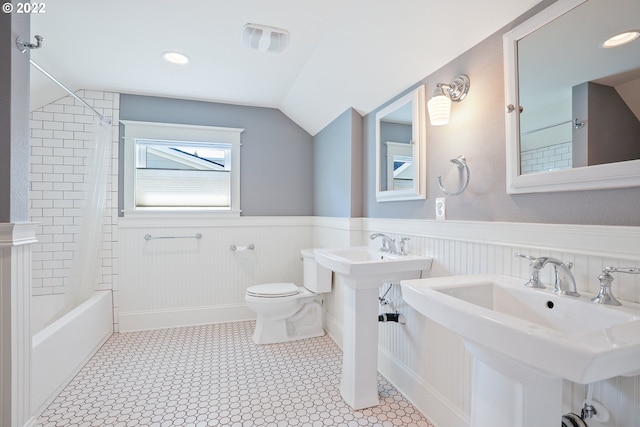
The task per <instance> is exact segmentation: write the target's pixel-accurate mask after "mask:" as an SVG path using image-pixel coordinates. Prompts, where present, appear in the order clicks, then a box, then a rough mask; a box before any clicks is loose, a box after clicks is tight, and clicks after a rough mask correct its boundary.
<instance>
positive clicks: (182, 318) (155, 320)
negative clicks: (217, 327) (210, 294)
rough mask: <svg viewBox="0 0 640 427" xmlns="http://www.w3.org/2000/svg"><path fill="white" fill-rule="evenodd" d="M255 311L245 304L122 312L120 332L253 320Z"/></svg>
mask: <svg viewBox="0 0 640 427" xmlns="http://www.w3.org/2000/svg"><path fill="white" fill-rule="evenodd" d="M255 318H256V315H255V313H254V312H252V311H251V310H249V308H248V307H247V306H246V305H244V304H239V305H225V306H210V307H209V306H207V307H189V308H178V309H170V310H154V311H138V312H132V313H122V312H120V316H119V323H120V332H131V331H140V330H146V329H163V328H176V327H180V326H193V325H204V324H208V323H224V322H237V321H241V320H253V319H255Z"/></svg>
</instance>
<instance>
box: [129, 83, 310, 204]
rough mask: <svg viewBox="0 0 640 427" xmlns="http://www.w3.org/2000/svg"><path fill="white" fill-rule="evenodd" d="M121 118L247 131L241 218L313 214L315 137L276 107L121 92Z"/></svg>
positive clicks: (242, 179) (242, 150)
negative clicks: (313, 142) (248, 105)
mask: <svg viewBox="0 0 640 427" xmlns="http://www.w3.org/2000/svg"><path fill="white" fill-rule="evenodd" d="M120 119H122V120H138V121H148V122H166V123H180V124H192V125H205V126H220V127H234V128H243V129H244V130H245V131H244V132H243V133H242V148H241V152H240V153H241V154H240V155H241V158H240V159H241V165H240V186H241V190H240V199H241V200H240V208H241V209H242V215H243V216H258V215H283V216H289V215H292V216H295V215H303V216H304V215H311V214H312V206H313V196H312V191H313V171H312V162H313V160H312V158H313V144H312V141H313V138H312V137H311V135H309V134H308V133H307V132H306V131H305V130H303V129H302V128H301V127H299V126H298V125H297V124H295V123H294V122H293V121H292V120H291V119H289V118H288V117H287V116H285V115H284V114H283V113H282V112H280V111H279V110H277V109H273V108H261V107H247V106H240V105H229V104H219V103H214V102H203V101H190V100H183V99H169V98H158V97H150V96H139V95H127V94H122V95H121V96H120ZM121 161H122V159H121ZM121 167H122V166H121ZM120 194H122V189H120ZM121 208H122V200H120V209H121Z"/></svg>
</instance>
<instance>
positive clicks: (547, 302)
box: [401, 275, 640, 427]
mask: <svg viewBox="0 0 640 427" xmlns="http://www.w3.org/2000/svg"><path fill="white" fill-rule="evenodd" d="M524 282H525V280H523V279H519V278H514V277H509V276H502V275H468V276H452V277H441V278H430V279H420V280H407V281H403V282H402V283H401V285H402V295H403V298H404V300H405V301H406V302H407V303H408V304H409V305H410V306H411V307H413V308H414V309H415V310H417V311H418V312H420V313H422V314H423V315H424V316H426V317H428V318H430V319H432V320H434V321H435V322H437V323H439V324H441V325H443V326H445V327H447V328H449V329H451V330H452V331H454V332H456V333H458V334H459V335H461V336H462V338H463V340H464V343H465V347H466V348H467V349H468V350H469V352H470V353H471V354H472V355H473V357H474V364H473V370H474V372H473V378H472V380H473V385H472V404H471V426H472V427H489V426H491V427H507V426H514V425H518V426H523V427H539V426H552V425H559V424H560V423H561V416H562V379H567V380H570V381H573V382H576V383H580V384H588V383H592V382H596V381H600V380H603V379H607V378H611V377H615V376H618V375H637V374H639V373H640V304H633V303H624V305H623V306H621V307H613V306H602V305H597V304H594V303H592V302H591V301H590V297H591V295H590V296H586V295H584V296H581V297H578V298H576V297H569V296H558V295H556V294H554V293H553V292H551V290H550V289H531V288H525V287H524V286H523V284H524Z"/></svg>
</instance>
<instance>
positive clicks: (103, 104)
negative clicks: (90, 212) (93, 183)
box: [29, 90, 119, 297]
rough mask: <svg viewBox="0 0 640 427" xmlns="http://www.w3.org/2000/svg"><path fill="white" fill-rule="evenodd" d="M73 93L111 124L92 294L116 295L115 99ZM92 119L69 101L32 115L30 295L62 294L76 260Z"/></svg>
mask: <svg viewBox="0 0 640 427" xmlns="http://www.w3.org/2000/svg"><path fill="white" fill-rule="evenodd" d="M76 94H77V95H78V96H79V97H81V98H82V99H84V100H86V101H87V103H88V104H89V105H91V106H92V107H94V108H95V109H96V110H97V111H98V112H99V113H100V114H102V115H104V116H105V117H108V118H110V119H111V121H112V125H111V126H110V140H111V144H112V147H111V159H110V163H109V180H108V184H107V185H108V189H107V203H106V211H105V215H104V218H103V222H102V230H99V232H101V233H102V247H101V251H100V261H99V271H98V272H97V277H96V285H97V289H112V290H114V291H117V289H118V287H117V262H116V257H117V229H116V222H117V189H118V177H117V171H118V168H117V158H118V157H117V156H118V139H117V138H118V120H119V94H115V93H109V92H100V91H89V90H80V91H78V92H76ZM96 123H97V120H96V116H95V115H94V114H93V112H91V111H90V110H89V109H88V108H86V107H85V106H83V105H82V104H81V103H80V102H79V101H77V100H76V99H74V98H73V97H71V96H66V97H64V98H61V99H58V100H57V101H54V102H52V103H50V104H47V105H45V106H43V107H41V108H38V109H36V110H34V111H32V112H31V120H30V134H31V135H30V140H29V146H30V159H29V166H30V171H29V172H30V176H29V181H30V189H29V216H30V220H31V221H32V222H35V223H38V224H39V225H38V230H37V237H38V243H36V244H34V245H33V280H32V294H33V295H34V296H36V297H38V296H43V297H44V296H46V295H56V294H63V293H64V292H65V285H66V284H67V283H68V281H69V272H70V269H71V265H72V263H73V260H74V258H75V257H76V250H77V242H78V237H79V236H78V232H79V229H80V224H81V221H82V206H83V189H84V185H85V182H86V179H87V174H86V172H87V170H86V169H87V165H88V164H89V159H88V157H87V156H88V153H89V148H90V146H91V141H92V140H93V138H94V127H96V126H98V125H97V124H96Z"/></svg>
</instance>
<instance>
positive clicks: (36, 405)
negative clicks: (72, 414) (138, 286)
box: [31, 291, 113, 416]
mask: <svg viewBox="0 0 640 427" xmlns="http://www.w3.org/2000/svg"><path fill="white" fill-rule="evenodd" d="M34 298H42V297H40V296H38V297H34ZM41 302H42V301H41V300H39V301H38V303H36V304H33V306H35V307H36V309H37V306H38V305H39V303H41ZM51 303H52V304H55V303H56V301H55V300H53V301H51ZM45 305H46V303H45ZM34 314H37V313H34ZM34 317H37V316H34ZM34 323H38V322H34ZM34 329H35V328H34ZM112 333H113V309H112V298H111V291H96V292H95V293H94V294H93V296H91V298H89V299H88V300H87V301H86V302H84V303H82V304H81V305H79V306H78V307H76V308H74V309H73V310H71V311H70V312H69V313H67V314H65V315H64V316H62V317H61V318H59V319H57V320H55V321H54V322H53V323H51V324H50V325H48V326H46V327H44V329H42V330H41V331H39V332H37V333H36V334H35V335H33V338H32V347H33V348H32V351H31V409H32V413H33V414H35V415H36V416H37V415H39V414H40V413H41V412H42V411H43V410H44V409H45V408H46V406H47V405H48V404H49V403H50V402H51V401H52V400H53V398H55V397H56V396H57V395H58V393H60V391H61V390H62V389H63V388H64V387H65V386H66V385H67V384H68V383H69V381H71V379H72V378H73V377H74V375H75V374H76V373H78V371H79V370H80V369H81V368H82V366H84V364H85V363H86V362H87V361H88V360H89V359H90V358H91V356H93V355H94V353H95V352H96V351H97V350H98V349H99V348H100V346H102V344H104V342H105V341H106V340H107V339H108V338H109V337H110V336H111V334H112Z"/></svg>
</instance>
